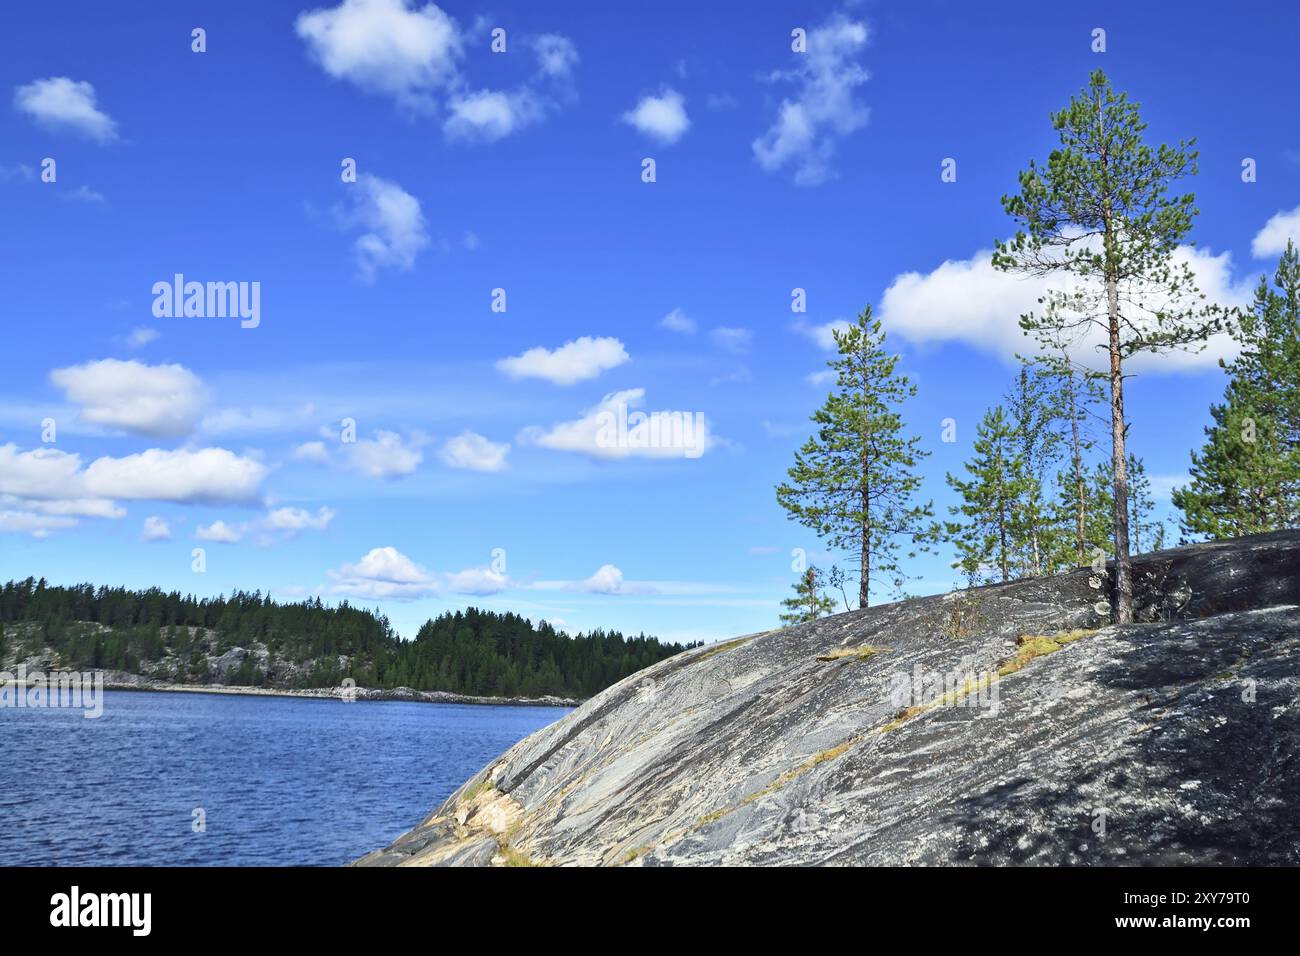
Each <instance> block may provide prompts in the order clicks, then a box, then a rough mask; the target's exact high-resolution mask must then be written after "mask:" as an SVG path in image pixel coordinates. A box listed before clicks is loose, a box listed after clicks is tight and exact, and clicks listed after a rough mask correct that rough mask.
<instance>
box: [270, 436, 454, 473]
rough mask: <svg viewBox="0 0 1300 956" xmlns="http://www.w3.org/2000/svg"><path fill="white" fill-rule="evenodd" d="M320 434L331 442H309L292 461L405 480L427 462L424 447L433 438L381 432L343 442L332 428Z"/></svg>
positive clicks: (297, 448) (303, 445) (295, 454)
mask: <svg viewBox="0 0 1300 956" xmlns="http://www.w3.org/2000/svg"><path fill="white" fill-rule="evenodd" d="M320 434H321V435H322V437H324V438H326V439H328V441H308V442H303V443H302V444H300V445H298V446H296V447H295V448H294V449H293V450H292V451H291V452H290V455H289V457H290V458H291V459H292V460H294V461H302V462H309V463H311V464H317V465H335V466H337V467H341V468H347V469H350V470H352V471H356V472H359V473H360V474H363V475H365V476H366V477H367V478H381V479H387V478H401V477H403V476H405V475H410V474H413V473H414V472H415V470H416V469H417V468H419V466H420V464H421V462H423V461H424V451H423V449H424V446H426V445H428V444H429V441H430V438H429V436H428V435H426V434H425V433H424V432H422V431H418V430H417V431H412V432H409V433H408V434H406V435H403V434H402V433H400V432H395V431H389V430H387V429H379V430H378V431H376V432H374V434H373V436H372V437H370V438H359V439H357V440H355V441H339V437H338V435H336V434H335V433H334V432H332V431H331V430H330V429H328V428H321V429H320Z"/></svg>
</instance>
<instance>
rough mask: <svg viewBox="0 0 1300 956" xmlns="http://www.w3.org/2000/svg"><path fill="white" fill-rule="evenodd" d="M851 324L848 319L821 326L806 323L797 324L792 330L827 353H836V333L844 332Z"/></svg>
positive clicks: (836, 320)
mask: <svg viewBox="0 0 1300 956" xmlns="http://www.w3.org/2000/svg"><path fill="white" fill-rule="evenodd" d="M850 324H852V323H850V322H849V321H848V320H847V319H835V320H834V321H833V322H824V323H822V324H821V325H809V324H808V323H806V322H796V323H794V325H792V326H791V328H792V329H794V331H796V332H798V333H799V334H800V335H802V336H803V337H804V338H806V339H808V341H810V342H812V343H813V344H814V345H816V346H817V347H818V348H819V349H824V350H825V351H827V352H834V351H835V350H836V346H835V333H836V332H843V331H844V330H845V329H847V328H848V327H849V325H850Z"/></svg>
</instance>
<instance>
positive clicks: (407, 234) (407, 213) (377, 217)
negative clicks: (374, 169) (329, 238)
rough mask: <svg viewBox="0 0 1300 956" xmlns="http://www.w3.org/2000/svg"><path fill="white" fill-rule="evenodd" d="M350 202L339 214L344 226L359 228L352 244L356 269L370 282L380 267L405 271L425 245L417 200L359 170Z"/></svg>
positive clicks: (423, 227) (426, 232)
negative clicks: (358, 233) (358, 232)
mask: <svg viewBox="0 0 1300 956" xmlns="http://www.w3.org/2000/svg"><path fill="white" fill-rule="evenodd" d="M351 197H352V205H351V207H350V208H349V209H347V210H344V211H343V212H342V213H341V217H340V218H341V220H342V222H343V224H344V226H345V227H348V228H357V229H360V230H361V235H360V236H358V237H357V240H356V242H355V243H354V244H353V247H352V248H353V252H354V253H355V255H356V262H357V270H358V273H359V275H360V277H361V279H362V280H363V281H365V282H374V281H375V278H376V277H377V276H378V274H379V272H380V271H381V270H383V269H397V270H399V271H409V270H411V269H412V268H414V267H415V257H416V256H417V255H419V253H420V252H421V250H423V249H424V248H425V247H426V246H428V245H429V232H428V229H427V227H426V225H425V221H424V213H423V211H422V210H421V208H420V200H418V199H416V198H415V197H414V196H412V195H411V194H410V193H408V192H407V191H406V190H405V189H403V188H402V187H401V186H399V185H397V183H394V182H390V181H389V180H387V179H381V178H380V177H378V176H372V175H370V174H369V173H362V174H361V175H360V176H358V177H357V182H356V184H355V185H354V186H353V188H352V190H351Z"/></svg>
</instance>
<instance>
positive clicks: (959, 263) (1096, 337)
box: [876, 247, 1251, 372]
mask: <svg viewBox="0 0 1300 956" xmlns="http://www.w3.org/2000/svg"><path fill="white" fill-rule="evenodd" d="M991 257H992V251H991V250H986V249H982V250H980V251H979V252H976V253H975V254H974V255H973V256H972V257H971V258H969V259H963V260H955V261H954V260H949V261H947V262H944V263H942V264H941V265H939V266H937V267H936V268H935V269H933V270H931V271H930V272H928V273H924V274H922V273H919V272H905V273H902V274H900V275H898V276H895V277H894V279H893V281H892V282H891V283H890V285H889V288H887V289H886V290H885V293H884V295H883V297H882V298H881V300H880V308H879V309H878V310H877V312H876V314H877V317H878V318H879V319H880V321H881V324H882V325H883V326H884V328H885V329H886V331H887V332H888V333H889V334H890V335H891V336H896V337H897V338H899V339H903V340H905V341H908V342H911V343H912V344H914V345H931V344H937V343H942V342H962V343H965V344H966V345H968V346H970V347H971V348H974V349H977V350H979V351H982V352H985V353H987V354H989V355H993V356H995V357H997V358H999V359H1002V360H1003V361H1005V362H1007V363H1008V364H1014V363H1015V355H1016V353H1017V352H1019V353H1020V354H1031V353H1033V352H1034V351H1035V349H1036V345H1035V340H1034V339H1032V338H1030V337H1029V336H1026V335H1024V334H1023V332H1022V330H1021V328H1020V325H1019V318H1020V316H1021V314H1023V313H1026V312H1031V311H1033V312H1038V311H1039V310H1040V306H1039V304H1038V300H1039V299H1040V298H1041V297H1042V296H1043V295H1044V294H1045V293H1046V292H1047V290H1048V289H1049V288H1058V287H1059V286H1058V285H1057V283H1058V282H1059V280H1054V279H1052V278H1037V277H1031V278H1025V277H1022V276H1020V275H1016V274H1010V273H1006V272H1002V271H999V270H997V269H994V268H993V266H992V264H991ZM1174 257H1175V261H1177V262H1185V263H1187V264H1188V265H1189V266H1190V267H1191V269H1192V272H1193V274H1194V275H1195V277H1196V281H1197V284H1198V285H1199V287H1200V290H1201V291H1202V292H1203V293H1205V295H1206V301H1207V302H1210V303H1218V304H1221V305H1244V304H1246V303H1247V302H1248V301H1249V298H1250V286H1251V283H1250V282H1249V280H1244V281H1242V280H1237V279H1235V278H1234V276H1233V274H1232V272H1233V270H1232V256H1231V254H1230V253H1227V252H1224V253H1220V254H1219V255H1214V254H1213V253H1211V252H1208V251H1206V250H1204V249H1194V248H1191V247H1180V248H1179V249H1178V250H1176V252H1175V256H1174ZM1103 344H1104V337H1103V334H1102V331H1101V330H1100V329H1099V328H1097V327H1095V326H1091V327H1090V328H1089V330H1088V332H1087V334H1086V335H1084V336H1083V337H1082V338H1081V339H1080V340H1079V341H1077V342H1076V343H1074V344H1073V345H1071V348H1070V352H1071V355H1072V356H1073V357H1074V358H1075V360H1076V361H1079V362H1081V363H1084V364H1087V365H1090V366H1092V367H1094V368H1100V367H1101V366H1102V365H1103V352H1102V350H1101V349H1100V348H1099V346H1101V345H1103ZM1236 348H1237V347H1236V345H1235V343H1234V342H1233V341H1232V338H1231V336H1229V335H1226V334H1225V335H1219V336H1215V337H1214V338H1212V339H1211V340H1210V342H1209V345H1208V347H1207V348H1206V349H1205V350H1204V351H1201V352H1184V351H1174V352H1168V353H1163V354H1161V355H1156V356H1153V355H1151V354H1150V353H1138V354H1136V355H1134V356H1132V357H1131V358H1130V359H1128V360H1127V362H1126V367H1127V368H1130V369H1132V370H1134V371H1137V370H1153V371H1166V372H1177V371H1183V370H1188V369H1198V368H1206V367H1210V366H1213V365H1215V364H1217V362H1218V360H1219V359H1220V358H1227V357H1231V356H1232V355H1234V354H1236Z"/></svg>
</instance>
